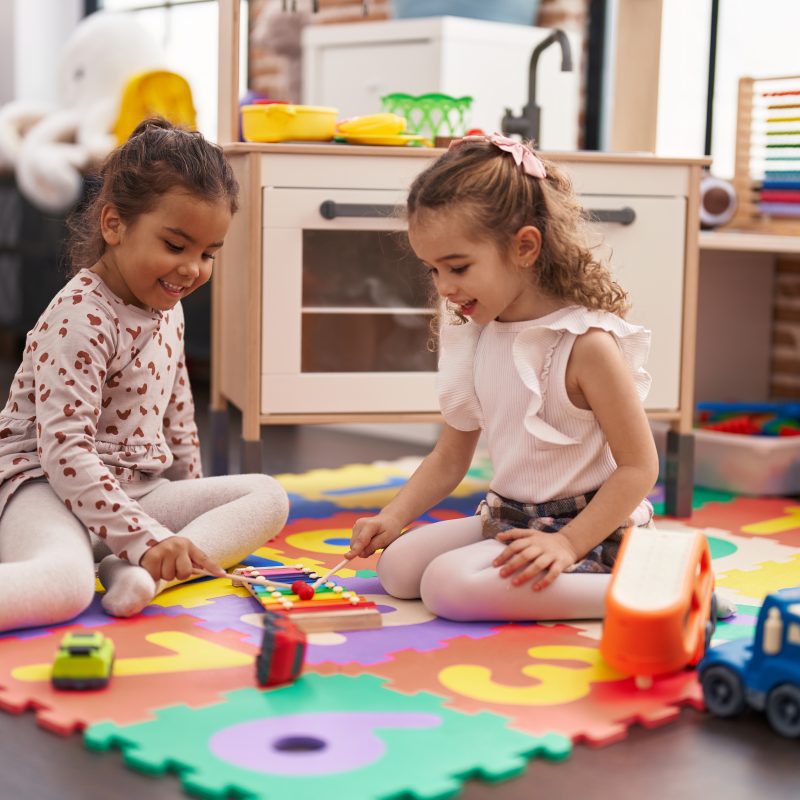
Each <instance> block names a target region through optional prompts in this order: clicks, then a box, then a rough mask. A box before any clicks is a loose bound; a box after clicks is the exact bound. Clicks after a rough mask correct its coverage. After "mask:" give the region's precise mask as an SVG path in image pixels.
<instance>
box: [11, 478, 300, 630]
mask: <svg viewBox="0 0 800 800" xmlns="http://www.w3.org/2000/svg"><path fill="white" fill-rule="evenodd" d="M143 486H144V485H143V484H137V485H136V488H137V490H138V491H129V494H130V495H131V496H132V497H133V498H134V499H135V500H137V501H138V502H139V504H140V505H141V506H142V508H143V510H144V511H145V513H147V514H149V515H150V516H151V517H153V518H154V519H156V520H158V521H159V522H160V523H161V524H162V525H164V526H165V527H167V528H169V529H170V530H171V531H173V532H174V533H178V534H180V535H181V536H185V537H186V538H188V539H191V540H192V541H193V542H194V543H195V544H196V545H197V546H198V547H199V548H200V549H201V550H203V551H204V552H205V553H206V554H207V555H209V556H210V557H211V558H212V559H213V560H214V561H216V562H217V563H218V564H219V565H220V566H222V567H230V566H232V565H234V564H236V563H238V562H239V561H241V559H242V558H244V557H245V556H247V555H249V554H250V553H252V552H253V550H255V549H257V548H258V547H260V546H261V545H263V544H264V542H266V541H268V540H269V539H272V538H273V537H274V536H276V535H277V534H278V533H279V532H280V530H281V528H282V527H283V525H284V524H285V522H286V517H287V514H288V509H289V504H288V500H287V497H286V492H284V490H283V488H282V487H281V486H280V484H279V483H278V482H277V481H276V480H274V479H273V478H270V477H269V476H267V475H256V474H253V475H226V476H222V477H217V478H202V479H200V480H184V481H167V480H161V481H157V482H155V483H154V484H153V486H154V488H152V490H150V491H147V490H146V489H143V488H142V487H143ZM148 488H149V487H148ZM144 492H146V493H144ZM98 543H99V545H98ZM95 545H96V547H95V552H94V553H93V552H92V543H91V541H90V537H89V534H88V533H87V531H86V529H85V528H84V527H83V525H82V524H81V523H80V521H79V520H78V518H77V517H76V516H75V515H74V514H72V512H71V511H69V510H68V509H67V508H66V506H65V505H64V504H63V503H62V502H61V500H60V499H59V498H58V496H57V495H56V493H55V492H54V491H53V489H52V488H51V487H50V484H49V483H47V482H46V481H42V480H35V481H28V482H26V483H25V484H23V485H22V486H21V487H20V488H19V489H17V491H16V492H15V493H14V495H13V496H12V498H11V500H10V501H9V502H8V504H7V505H6V508H5V510H4V511H3V514H2V516H0V631H5V630H12V629H14V628H24V627H30V626H33V625H50V624H54V623H57V622H63V621H65V620H68V619H71V618H72V617H74V616H76V615H77V614H80V613H81V612H82V611H83V610H84V609H85V608H86V607H87V606H88V605H89V604H90V603H91V601H92V598H93V596H94V591H95V567H94V563H95V558H96V557H97V556H98V555H99V556H101V557H102V560H101V562H100V569H99V575H100V580H101V581H102V583H103V586H105V588H106V593H105V595H104V596H103V607H104V608H105V610H106V611H107V612H108V613H110V614H113V615H114V616H131V615H133V614H136V613H138V612H139V611H141V610H142V608H144V607H145V606H146V605H147V604H148V603H149V602H150V601H151V600H152V599H153V597H155V595H156V594H158V592H160V591H162V590H163V589H165V588H167V586H168V585H173V584H165V583H164V582H163V581H159V582H158V583H156V582H155V581H154V580H153V579H152V578H151V577H150V574H149V573H148V572H147V571H146V570H145V569H143V568H142V567H139V566H136V565H134V564H130V563H129V562H127V561H124V560H121V559H119V558H117V557H116V556H114V555H111V554H110V553H109V551H108V549H107V548H106V547H105V544H104V543H103V542H100V540H96V541H95ZM177 582H178V581H175V582H173V583H177Z"/></svg>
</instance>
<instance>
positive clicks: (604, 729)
mask: <svg viewBox="0 0 800 800" xmlns="http://www.w3.org/2000/svg"><path fill="white" fill-rule="evenodd" d="M598 644H599V643H598V641H597V640H596V639H593V638H590V637H588V636H584V635H583V634H581V633H580V631H578V630H577V629H576V628H573V627H572V626H570V625H554V626H545V625H506V626H503V627H500V628H498V630H497V632H496V633H495V634H494V635H493V636H491V637H490V638H488V639H479V640H475V639H471V638H468V637H458V638H455V639H451V640H450V641H449V642H447V643H446V645H445V646H444V647H443V648H441V649H440V650H436V651H433V652H430V653H426V654H424V656H422V657H421V656H420V654H419V653H417V652H416V651H413V650H403V651H401V652H398V653H396V654H395V655H394V657H393V658H391V659H390V660H389V661H387V662H386V663H382V664H375V665H372V666H369V667H362V666H360V665H349V664H345V665H340V664H339V665H327V664H319V665H317V666H315V667H313V668H312V669H313V671H314V672H328V673H332V672H350V673H351V674H358V673H359V672H369V673H371V674H373V675H378V676H380V677H383V678H387V679H388V681H389V682H388V683H387V684H386V685H387V687H388V688H391V689H394V690H395V691H398V692H402V693H405V694H415V693H417V692H420V691H427V692H431V693H432V694H436V695H439V696H443V697H445V698H447V702H446V703H445V707H446V708H452V709H455V710H458V711H463V712H467V713H476V712H479V711H490V712H492V713H494V714H499V715H501V716H504V717H507V718H508V720H509V727H510V728H513V729H515V730H518V731H523V732H525V733H528V734H531V735H533V736H540V735H543V734H544V733H546V732H548V731H553V732H556V733H561V734H563V735H565V736H568V737H569V738H570V739H572V741H573V742H576V743H577V742H586V743H587V744H590V745H602V744H610V743H611V742H614V741H618V740H619V739H622V738H624V737H625V735H626V733H627V729H628V727H629V726H630V725H631V724H634V723H639V724H641V725H643V726H645V727H655V726H656V725H660V724H663V723H665V722H668V721H669V720H672V719H674V718H675V717H676V716H677V715H678V714H679V713H680V706H682V705H690V706H693V707H695V708H702V707H703V705H702V692H701V690H700V686H699V684H698V681H697V675H696V673H695V672H694V671H693V670H686V671H681V672H677V673H674V674H673V675H669V676H665V677H660V678H656V680H655V682H654V684H653V686H652V687H651V688H650V689H638V688H636V686H635V685H634V682H633V679H632V678H626V677H624V676H622V675H620V674H619V673H618V672H616V671H615V670H613V669H612V668H611V667H609V666H608V665H607V664H606V663H605V662H604V661H603V659H602V658H601V656H600V651H599V649H598Z"/></svg>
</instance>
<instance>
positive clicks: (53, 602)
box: [39, 568, 95, 624]
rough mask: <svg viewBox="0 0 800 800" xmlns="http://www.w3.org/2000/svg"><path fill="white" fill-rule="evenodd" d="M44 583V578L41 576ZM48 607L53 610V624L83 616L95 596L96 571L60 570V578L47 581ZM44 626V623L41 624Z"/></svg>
mask: <svg viewBox="0 0 800 800" xmlns="http://www.w3.org/2000/svg"><path fill="white" fill-rule="evenodd" d="M39 579H40V580H42V581H43V582H44V577H43V576H41V575H40V577H39ZM44 585H46V586H47V593H48V595H49V597H48V601H49V602H48V605H49V607H50V609H51V610H52V615H53V619H52V620H51V621H52V622H64V621H66V620H70V619H72V618H73V617H77V616H78V615H79V614H82V613H83V612H84V611H86V609H87V608H88V607H89V606H90V605H91V603H92V600H93V599H94V595H95V577H94V569H92V570H91V573H87V572H86V570H79V569H76V570H68V571H65V570H64V569H63V568H62V569H60V570H59V576H58V577H57V578H56V577H55V576H54V579H53V580H50V581H46V583H45V584H44ZM40 624H44V623H40Z"/></svg>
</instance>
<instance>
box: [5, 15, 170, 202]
mask: <svg viewBox="0 0 800 800" xmlns="http://www.w3.org/2000/svg"><path fill="white" fill-rule="evenodd" d="M165 60H166V59H165V55H164V53H163V51H162V48H161V46H160V45H159V43H158V42H157V41H156V39H155V38H154V37H153V36H152V34H150V33H149V32H148V31H147V30H145V29H144V28H143V27H142V26H141V25H140V24H139V23H138V22H137V21H136V19H135V17H134V15H133V14H124V13H118V12H111V11H98V12H95V13H94V14H90V15H89V16H87V17H85V18H84V19H83V20H82V21H81V22H80V23H79V24H78V25H77V26H76V28H75V30H74V31H73V33H72V35H71V36H70V38H69V39H68V41H67V43H66V44H65V46H64V49H63V52H62V54H61V59H60V69H59V75H58V76H57V78H58V85H59V93H58V96H59V99H60V105H59V106H58V107H55V108H53V107H47V106H44V105H42V104H39V103H31V102H25V101H11V102H9V103H7V104H5V105H4V106H2V107H1V108H0V161H5V162H6V163H7V164H10V165H11V166H12V167H13V169H14V171H15V175H16V181H17V186H18V188H19V191H20V192H21V193H22V194H23V195H24V196H25V197H26V198H27V199H28V200H30V201H31V203H33V204H34V205H35V206H37V207H38V208H40V209H42V210H43V211H46V212H50V213H56V214H58V213H63V212H65V211H67V210H69V209H70V208H71V207H72V206H73V205H74V204H75V202H76V201H77V200H78V199H79V197H80V195H81V192H82V187H83V172H84V171H85V170H86V169H87V168H88V167H90V166H91V165H92V164H94V163H97V162H99V161H101V160H102V159H103V158H104V157H105V156H106V155H107V154H108V153H109V152H110V151H111V150H112V149H113V148H114V147H115V146H116V144H117V137H116V135H115V123H116V122H117V120H118V118H119V115H120V102H121V99H122V97H123V93H124V91H125V87H126V85H127V83H128V82H129V80H130V79H131V77H132V76H135V75H137V74H139V73H146V72H149V71H154V70H159V69H160V68H162V67H163V66H164V63H165ZM54 77H55V76H54Z"/></svg>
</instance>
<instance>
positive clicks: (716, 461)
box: [694, 430, 800, 495]
mask: <svg viewBox="0 0 800 800" xmlns="http://www.w3.org/2000/svg"><path fill="white" fill-rule="evenodd" d="M694 482H695V485H696V486H706V487H708V488H709V489H721V490H723V491H728V492H736V493H737V494H751V495H794V494H800V436H745V435H743V434H738V433H721V432H719V431H708V430H696V431H695V458H694Z"/></svg>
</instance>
